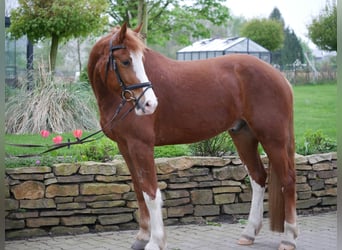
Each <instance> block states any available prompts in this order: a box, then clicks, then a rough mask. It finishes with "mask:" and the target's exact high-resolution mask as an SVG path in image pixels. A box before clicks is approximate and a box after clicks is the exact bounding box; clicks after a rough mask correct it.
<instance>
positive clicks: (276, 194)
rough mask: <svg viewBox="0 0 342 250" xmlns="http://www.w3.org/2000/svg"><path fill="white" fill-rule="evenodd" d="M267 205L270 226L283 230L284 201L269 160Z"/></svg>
mask: <svg viewBox="0 0 342 250" xmlns="http://www.w3.org/2000/svg"><path fill="white" fill-rule="evenodd" d="M268 169H269V175H268V176H269V177H268V206H269V218H270V228H271V230H272V231H276V232H284V220H285V202H284V194H283V192H282V185H281V182H280V180H279V178H278V175H277V173H276V172H275V170H274V169H272V166H271V162H270V163H269V166H268Z"/></svg>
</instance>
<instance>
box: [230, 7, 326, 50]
mask: <svg viewBox="0 0 342 250" xmlns="http://www.w3.org/2000/svg"><path fill="white" fill-rule="evenodd" d="M326 1H327V0H227V1H226V4H225V5H226V6H227V7H228V8H229V9H230V11H231V14H232V15H234V16H244V17H245V18H247V19H250V18H255V17H256V18H263V17H265V18H268V17H269V15H270V14H271V12H272V10H273V9H274V8H275V7H277V8H278V9H279V11H280V13H281V15H282V17H283V19H284V21H285V25H286V26H289V27H290V28H292V29H293V30H294V32H295V33H296V35H297V36H298V37H300V38H301V39H302V40H303V41H305V42H307V43H309V45H310V47H312V46H313V44H312V43H311V42H310V39H309V38H308V36H307V34H308V30H307V25H308V24H310V23H311V20H312V19H313V17H316V16H318V14H319V13H320V11H321V10H322V9H323V8H324V7H325V5H326Z"/></svg>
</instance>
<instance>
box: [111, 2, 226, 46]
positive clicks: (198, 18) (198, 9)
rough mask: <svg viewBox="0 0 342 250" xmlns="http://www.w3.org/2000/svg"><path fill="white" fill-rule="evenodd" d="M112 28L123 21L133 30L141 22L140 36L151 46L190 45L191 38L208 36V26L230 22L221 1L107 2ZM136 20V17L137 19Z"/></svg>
mask: <svg viewBox="0 0 342 250" xmlns="http://www.w3.org/2000/svg"><path fill="white" fill-rule="evenodd" d="M109 1H110V3H111V4H110V11H109V14H110V15H111V17H112V18H113V19H114V21H113V24H114V25H121V24H122V23H123V22H126V23H127V24H128V26H129V27H136V26H137V25H138V24H140V23H141V22H143V24H144V25H143V33H145V35H147V33H148V35H147V42H148V43H150V44H161V45H163V44H165V43H166V42H167V41H168V40H171V39H173V40H176V41H177V42H178V43H179V44H189V43H190V42H191V39H192V38H199V37H209V36H210V29H209V28H208V27H207V24H208V23H211V24H214V25H222V24H224V23H225V22H227V21H228V19H229V11H228V8H227V7H225V6H224V5H223V4H222V3H223V2H225V1H224V0H193V1H186V2H184V1H180V0H154V1H147V0H135V1H132V0H109ZM137 17H138V18H137Z"/></svg>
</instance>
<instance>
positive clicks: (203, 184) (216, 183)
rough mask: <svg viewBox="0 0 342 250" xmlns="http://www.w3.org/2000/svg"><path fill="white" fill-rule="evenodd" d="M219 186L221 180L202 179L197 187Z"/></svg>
mask: <svg viewBox="0 0 342 250" xmlns="http://www.w3.org/2000/svg"><path fill="white" fill-rule="evenodd" d="M219 186H221V181H203V182H199V183H198V187H199V188H208V187H219Z"/></svg>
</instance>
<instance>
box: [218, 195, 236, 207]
mask: <svg viewBox="0 0 342 250" xmlns="http://www.w3.org/2000/svg"><path fill="white" fill-rule="evenodd" d="M214 200H215V204H216V205H221V204H229V203H233V202H234V201H235V194H216V195H215V196H214Z"/></svg>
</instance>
